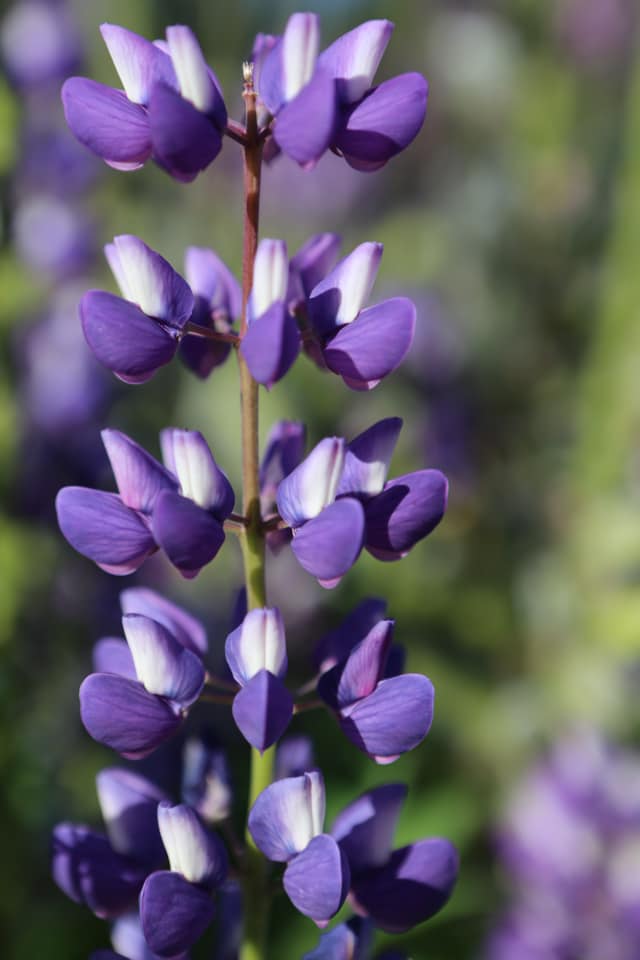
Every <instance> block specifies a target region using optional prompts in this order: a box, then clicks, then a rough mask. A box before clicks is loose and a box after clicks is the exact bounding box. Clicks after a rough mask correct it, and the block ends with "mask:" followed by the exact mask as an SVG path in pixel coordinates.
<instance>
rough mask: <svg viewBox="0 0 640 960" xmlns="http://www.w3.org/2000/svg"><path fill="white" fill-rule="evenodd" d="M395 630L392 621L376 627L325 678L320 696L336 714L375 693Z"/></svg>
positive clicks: (383, 621)
mask: <svg viewBox="0 0 640 960" xmlns="http://www.w3.org/2000/svg"><path fill="white" fill-rule="evenodd" d="M393 627H394V621H393V620H382V621H381V622H380V623H377V624H376V625H375V626H374V627H372V629H371V630H370V631H369V633H368V634H367V636H366V637H365V638H364V639H363V640H361V641H360V643H359V644H357V646H356V647H354V649H353V650H352V651H351V653H350V654H349V656H348V657H347V658H346V659H345V660H344V661H343V662H342V663H339V664H338V665H337V666H335V667H333V669H332V670H329V671H328V672H327V673H324V674H323V675H322V677H321V678H320V680H319V682H318V693H319V694H320V696H321V697H322V699H323V700H324V701H325V702H326V703H328V704H329V706H330V707H333V709H334V710H342V709H344V708H345V707H348V706H349V705H350V704H352V703H354V702H355V701H356V700H361V699H362V698H363V697H368V696H369V694H370V693H373V691H374V690H375V688H376V686H377V684H378V683H379V681H380V680H381V679H382V677H383V676H384V668H385V664H386V661H387V655H388V653H389V648H390V646H391V642H392V640H393Z"/></svg>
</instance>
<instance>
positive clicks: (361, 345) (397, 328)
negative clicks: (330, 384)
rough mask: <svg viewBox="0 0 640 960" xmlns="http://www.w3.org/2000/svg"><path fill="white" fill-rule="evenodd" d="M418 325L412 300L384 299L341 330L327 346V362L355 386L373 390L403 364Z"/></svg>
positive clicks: (357, 388) (346, 381)
mask: <svg viewBox="0 0 640 960" xmlns="http://www.w3.org/2000/svg"><path fill="white" fill-rule="evenodd" d="M415 324H416V308H415V306H414V304H413V303H412V302H411V300H407V298H406V297H394V298H393V299H391V300H385V301H384V302H383V303H379V304H377V305H376V306H375V307H369V309H368V310H363V311H362V313H361V314H360V315H359V316H358V317H357V318H356V319H355V320H354V321H353V323H350V324H349V325H348V326H346V327H343V328H342V329H341V330H338V332H337V333H336V335H335V336H334V337H332V338H331V340H330V341H329V343H328V344H327V345H326V346H325V348H324V359H325V362H326V364H327V366H328V367H329V369H330V370H333V372H334V373H338V374H340V376H341V377H343V378H344V380H345V383H346V384H347V386H349V387H351V388H352V389H356V390H368V389H371V388H372V387H375V386H376V385H377V384H378V383H379V382H380V380H382V379H383V378H384V377H386V376H388V374H390V373H392V372H393V371H394V370H395V369H397V367H399V366H400V364H401V363H402V361H403V360H404V358H405V357H406V355H407V353H408V352H409V349H410V348H411V344H412V343H413V336H414V333H415Z"/></svg>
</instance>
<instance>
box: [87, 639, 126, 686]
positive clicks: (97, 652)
mask: <svg viewBox="0 0 640 960" xmlns="http://www.w3.org/2000/svg"><path fill="white" fill-rule="evenodd" d="M91 660H92V663H93V671H94V673H117V674H118V675H119V676H121V677H128V678H129V679H130V680H136V679H137V677H136V668H135V666H134V664H133V657H132V656H131V651H130V650H129V647H128V646H127V644H126V642H125V641H124V640H122V638H121V637H102V639H100V640H98V641H97V643H95V644H94V645H93V651H92V655H91Z"/></svg>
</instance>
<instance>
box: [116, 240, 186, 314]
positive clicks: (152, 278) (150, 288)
mask: <svg viewBox="0 0 640 960" xmlns="http://www.w3.org/2000/svg"><path fill="white" fill-rule="evenodd" d="M105 255H106V257H107V260H108V262H109V266H110V267H111V270H112V272H113V274H114V276H115V278H116V280H117V282H118V285H119V287H120V289H121V291H122V295H123V296H124V297H125V298H126V299H127V300H130V301H131V303H135V304H136V306H138V307H140V309H141V310H142V312H143V313H146V314H147V316H148V317H153V318H154V319H156V320H161V321H163V322H164V323H166V324H167V325H168V326H170V327H173V328H175V329H176V330H182V328H183V327H184V325H185V323H186V322H187V320H188V319H189V317H190V316H191V314H192V313H193V305H194V298H193V293H192V292H191V289H190V287H189V285H188V284H187V282H186V281H185V280H184V279H183V278H182V277H181V276H180V274H179V273H178V272H177V271H176V270H174V269H173V267H172V266H171V264H170V263H169V261H168V260H165V258H164V257H161V256H160V254H159V253H156V251H155V250H152V249H151V247H148V246H147V244H146V243H144V242H143V241H142V240H140V239H139V237H135V236H133V235H132V234H122V235H121V236H118V237H114V239H113V243H109V244H107V245H106V247H105Z"/></svg>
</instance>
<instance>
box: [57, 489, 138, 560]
mask: <svg viewBox="0 0 640 960" xmlns="http://www.w3.org/2000/svg"><path fill="white" fill-rule="evenodd" d="M56 511H57V514H58V525H59V527H60V530H61V531H62V533H63V535H64V537H65V538H66V539H67V540H68V541H69V543H70V544H71V546H72V547H73V548H74V549H75V550H77V551H78V553H81V554H82V555H83V556H84V557H88V558H89V559H90V560H93V561H94V563H97V564H98V566H99V567H102V569H103V570H106V571H107V573H113V574H116V575H118V576H120V575H124V574H126V573H132V572H133V571H134V570H137V569H138V567H140V566H141V565H142V564H143V563H144V561H145V560H146V559H147V557H149V556H151V554H152V553H154V552H155V550H156V549H157V548H156V544H155V542H154V540H153V537H152V536H151V534H150V532H149V529H148V527H147V526H146V524H145V523H144V522H143V520H142V519H141V517H140V516H139V514H138V513H136V512H135V510H130V509H129V507H125V505H124V503H123V502H122V500H121V499H120V497H118V496H117V495H116V494H115V493H103V492H102V491H101V490H89V489H87V488H86V487H63V489H62V490H61V491H60V492H59V494H58V496H57V497H56Z"/></svg>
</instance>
